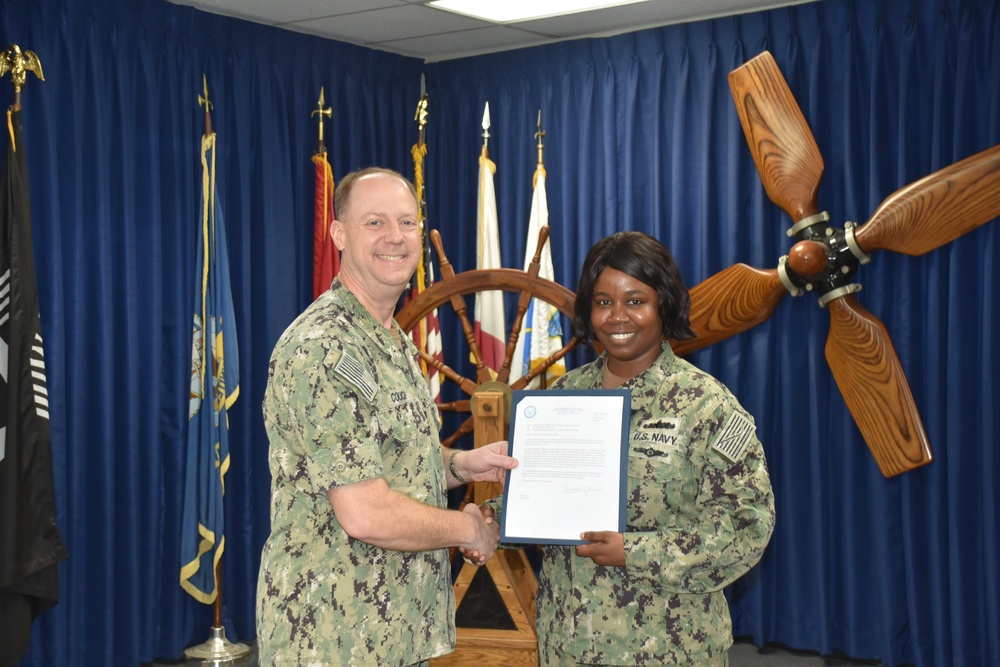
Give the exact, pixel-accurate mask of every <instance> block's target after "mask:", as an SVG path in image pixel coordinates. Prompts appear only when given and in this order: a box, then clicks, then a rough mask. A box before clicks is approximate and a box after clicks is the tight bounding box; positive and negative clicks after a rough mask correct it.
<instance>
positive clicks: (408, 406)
mask: <svg viewBox="0 0 1000 667" xmlns="http://www.w3.org/2000/svg"><path fill="white" fill-rule="evenodd" d="M386 398H388V399H389V400H388V401H386V403H385V404H384V405H383V412H382V415H383V425H384V428H385V431H386V432H387V433H388V435H389V436H390V437H391V438H392V439H393V440H396V441H397V442H403V443H405V442H411V441H413V440H415V439H416V438H420V437H427V436H430V435H431V434H432V433H433V432H434V431H435V428H436V422H435V421H434V419H432V416H431V414H430V410H429V409H428V406H427V404H426V403H425V402H423V401H421V400H420V399H419V398H418V399H416V400H414V399H413V398H412V397H411V396H408V395H407V393H406V392H389V395H388V396H387V397H386Z"/></svg>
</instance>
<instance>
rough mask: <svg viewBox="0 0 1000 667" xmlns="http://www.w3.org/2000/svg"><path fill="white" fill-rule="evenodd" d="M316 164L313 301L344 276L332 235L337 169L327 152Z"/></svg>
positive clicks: (315, 158)
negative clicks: (335, 279) (331, 164)
mask: <svg viewBox="0 0 1000 667" xmlns="http://www.w3.org/2000/svg"><path fill="white" fill-rule="evenodd" d="M312 160H313V164H315V165H316V200H315V208H314V212H313V298H314V299H315V298H316V297H318V296H319V295H320V294H322V293H323V292H325V291H326V290H328V289H330V283H332V282H333V278H334V276H336V275H337V274H338V273H340V254H339V253H338V252H337V247H336V246H335V245H334V244H333V238H332V237H331V236H330V225H332V224H333V188H334V185H333V169H332V168H331V167H330V162H329V161H328V160H327V159H326V151H323V152H321V153H317V154H315V155H313V159H312Z"/></svg>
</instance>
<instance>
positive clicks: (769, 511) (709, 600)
mask: <svg viewBox="0 0 1000 667" xmlns="http://www.w3.org/2000/svg"><path fill="white" fill-rule="evenodd" d="M688 306H689V297H688V291H687V288H686V287H685V286H684V283H683V281H682V280H681V276H680V272H679V270H678V268H677V265H676V264H675V263H674V260H673V257H672V256H671V254H670V252H669V251H668V250H667V248H666V247H664V246H663V244H662V243H660V242H659V241H657V240H656V239H654V238H652V237H651V236H648V235H646V234H641V233H638V232H622V233H618V234H615V235H614V236H611V237H608V238H606V239H604V240H602V241H600V242H598V243H597V244H596V245H595V246H594V247H593V248H592V249H591V250H590V252H589V253H588V255H587V258H586V260H585V262H584V266H583V270H582V275H581V277H580V285H579V289H578V291H577V297H576V307H575V316H574V320H573V329H574V334H575V335H576V336H578V337H580V338H581V339H583V340H585V341H588V342H589V341H592V340H594V339H595V338H596V340H597V342H598V343H600V345H601V346H602V347H603V349H604V352H603V353H602V354H601V355H600V357H599V358H598V359H597V360H596V361H594V362H592V363H590V364H587V365H585V366H583V367H581V368H578V369H576V370H574V371H572V372H570V373H567V374H566V375H565V376H563V377H561V378H560V379H559V380H557V381H556V383H555V384H554V385H553V389H600V388H605V389H611V388H618V387H623V388H628V389H630V390H631V392H632V418H631V423H630V446H629V453H628V495H627V503H628V506H627V527H626V532H625V533H618V532H612V531H595V532H585V533H583V534H582V535H581V537H582V539H584V540H586V541H587V542H588V543H587V544H584V545H580V546H577V547H567V546H547V547H545V549H544V560H543V564H542V570H541V575H540V580H539V589H538V598H537V608H538V619H537V629H538V637H539V640H538V641H539V647H538V648H539V657H540V663H541V664H542V665H577V664H586V665H653V664H655V665H664V664H669V665H698V666H705V667H708V666H711V667H718V666H724V665H727V664H728V658H727V652H728V649H729V647H730V645H731V644H732V624H731V620H730V617H729V607H728V605H727V603H726V599H725V597H724V595H723V588H725V587H726V586H727V585H728V584H731V583H732V582H734V581H735V580H736V579H738V578H739V577H740V576H742V575H743V574H745V573H746V572H747V571H748V570H749V569H750V568H751V567H753V565H754V564H755V563H756V562H757V561H758V560H759V559H760V557H761V555H762V553H763V551H764V548H765V547H766V545H767V542H768V540H769V539H770V536H771V530H772V528H773V526H774V496H773V494H772V492H771V483H770V479H769V477H768V473H767V464H766V462H765V460H764V451H763V448H762V447H761V444H760V441H759V440H758V439H757V437H756V434H755V428H754V421H753V417H752V416H750V415H749V414H748V413H747V412H746V411H745V410H744V409H743V408H742V407H741V406H740V404H739V403H738V402H737V400H736V398H735V397H733V395H732V394H731V393H730V392H729V390H728V389H727V388H726V387H725V386H724V385H723V384H722V383H721V382H719V381H718V380H716V379H715V378H713V377H712V376H710V375H708V374H707V373H705V372H703V371H701V370H699V369H698V368H696V367H694V366H693V365H691V364H690V363H688V362H687V361H685V360H683V359H679V358H677V357H676V356H674V353H673V351H672V350H671V348H670V345H669V344H667V343H666V342H665V341H664V338H673V339H686V338H691V337H693V336H694V333H693V332H692V330H691V327H690V324H689V321H688Z"/></svg>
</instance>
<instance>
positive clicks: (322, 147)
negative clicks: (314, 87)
mask: <svg viewBox="0 0 1000 667" xmlns="http://www.w3.org/2000/svg"><path fill="white" fill-rule="evenodd" d="M324 91H325V89H324V88H323V87H322V86H320V89H319V100H318V101H317V102H316V104H317V105H318V106H317V108H316V109H314V110H313V112H312V113H311V114H309V115H310V116H317V115H318V116H319V123H317V125H319V146H318V147H317V148H316V154H317V155H325V154H326V144H324V143H323V116H326V117H327V118H331V119H332V118H333V107H326V108H325V109H324V108H323V105H324V104H326V100H325V99H324V98H323V93H324Z"/></svg>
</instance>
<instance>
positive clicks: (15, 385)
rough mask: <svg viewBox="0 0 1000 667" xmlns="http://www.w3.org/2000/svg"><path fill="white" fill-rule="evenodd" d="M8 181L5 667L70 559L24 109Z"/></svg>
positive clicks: (4, 208) (4, 258)
mask: <svg viewBox="0 0 1000 667" xmlns="http://www.w3.org/2000/svg"><path fill="white" fill-rule="evenodd" d="M8 114H9V115H8V118H9V120H10V127H11V128H12V143H11V145H8V146H7V154H6V157H5V159H4V166H3V177H2V179H0V667H7V666H8V665H14V664H16V663H17V662H18V661H19V660H20V659H21V657H22V656H24V654H25V652H26V651H27V650H28V644H29V643H30V642H31V624H32V622H33V621H34V620H35V618H37V617H38V616H39V615H40V614H42V612H44V611H46V610H48V609H50V608H51V607H53V606H54V605H55V604H56V603H57V602H58V601H59V572H58V569H57V564H58V563H59V561H61V560H63V559H64V558H66V557H67V556H68V555H69V554H68V553H67V552H66V547H65V546H63V541H62V537H61V536H60V535H59V528H58V526H57V525H56V513H55V491H54V488H53V482H52V439H51V435H50V433H49V401H48V390H47V388H46V383H45V356H44V354H43V352H42V326H41V318H40V317H39V311H38V290H37V286H36V284H35V261H34V257H33V255H32V246H31V205H30V200H29V197H28V168H27V163H26V161H25V155H24V154H25V149H24V142H23V141H22V139H21V112H20V111H10V112H8Z"/></svg>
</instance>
